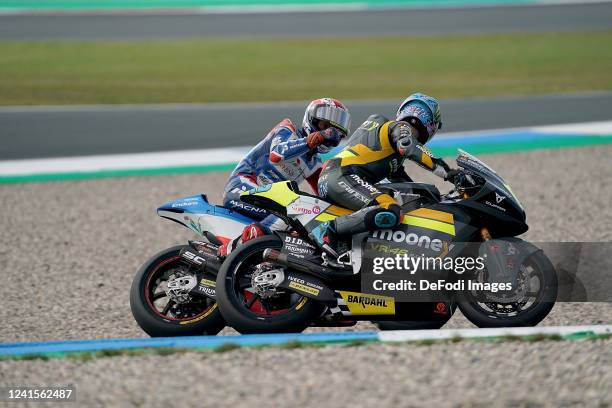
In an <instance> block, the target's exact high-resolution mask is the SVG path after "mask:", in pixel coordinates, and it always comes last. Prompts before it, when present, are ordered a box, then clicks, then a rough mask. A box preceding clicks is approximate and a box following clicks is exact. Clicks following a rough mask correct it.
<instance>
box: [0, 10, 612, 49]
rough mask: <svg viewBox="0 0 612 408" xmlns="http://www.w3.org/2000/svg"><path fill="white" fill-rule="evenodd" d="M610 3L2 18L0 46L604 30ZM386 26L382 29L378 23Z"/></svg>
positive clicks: (608, 21)
mask: <svg viewBox="0 0 612 408" xmlns="http://www.w3.org/2000/svg"><path fill="white" fill-rule="evenodd" d="M611 15H612V3H604V4H597V3H594V4H581V5H576V4H573V5H571V4H568V5H539V6H510V7H505V6H497V7H481V8H456V9H403V10H401V9H400V10H370V11H349V12H325V13H282V14H275V13H272V14H270V13H256V14H226V15H223V14H220V15H217V14H211V15H206V14H203V15H185V14H167V15H157V14H155V15H117V14H112V15H109V14H102V15H89V14H85V15H84V14H77V15H66V14H51V15H6V16H0V40H5V41H7V40H24V41H25V40H46V41H48V40H74V41H87V40H94V41H95V40H126V39H173V38H203V37H209V38H210V37H222V38H231V37H234V38H236V37H241V38H254V37H260V38H266V37H312V36H320V37H325V36H388V35H407V34H415V35H435V34H466V33H513V32H545V31H581V30H606V29H610V28H612V18H610V16H611ZM381 21H382V22H384V24H380V23H379V22H381Z"/></svg>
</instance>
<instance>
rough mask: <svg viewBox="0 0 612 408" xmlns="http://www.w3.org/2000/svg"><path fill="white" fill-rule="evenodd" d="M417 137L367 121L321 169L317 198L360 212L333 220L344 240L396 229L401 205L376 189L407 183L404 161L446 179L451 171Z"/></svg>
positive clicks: (377, 118)
mask: <svg viewBox="0 0 612 408" xmlns="http://www.w3.org/2000/svg"><path fill="white" fill-rule="evenodd" d="M417 132H418V131H417V130H416V129H415V128H414V127H413V126H411V125H410V124H408V123H406V122H398V121H395V120H388V119H387V118H386V117H384V116H382V115H371V116H369V117H368V118H367V120H366V121H365V122H364V123H363V124H362V125H361V126H360V127H359V128H358V129H357V130H356V131H355V132H354V133H353V134H352V135H351V137H350V138H349V140H348V143H347V145H346V146H345V147H344V149H343V150H342V151H341V152H340V153H338V154H337V155H336V156H335V157H334V158H332V159H330V160H329V161H327V162H326V163H325V165H324V167H323V170H322V173H321V175H320V177H319V182H318V187H319V194H320V195H321V197H322V198H326V199H328V200H330V201H332V202H333V203H335V204H337V205H340V206H343V207H346V208H349V209H352V210H356V211H357V210H360V211H357V212H355V213H353V214H350V215H347V216H343V217H338V218H336V220H335V221H334V224H335V225H333V226H332V228H331V229H332V230H335V232H336V233H337V234H339V235H344V234H353V233H357V232H365V231H367V230H371V229H375V228H390V227H393V226H395V225H397V224H398V223H400V222H401V214H400V204H399V203H398V202H397V201H396V200H395V199H394V198H393V197H391V196H390V195H389V194H387V193H385V192H383V191H381V190H380V189H379V188H378V187H376V186H375V184H376V183H378V182H380V181H382V180H384V179H387V180H389V181H390V182H401V181H412V180H411V179H410V177H409V176H408V175H407V174H406V172H405V170H404V167H403V162H404V160H405V159H409V160H412V161H414V162H415V163H417V164H419V165H420V166H421V167H423V168H425V169H427V170H430V171H432V172H433V173H434V174H436V175H438V176H440V177H442V178H446V175H447V172H448V171H449V170H450V168H449V167H448V165H447V164H446V163H445V162H444V161H443V160H442V159H439V158H436V157H434V156H433V154H432V153H431V152H430V151H429V149H427V148H426V147H425V146H423V145H422V144H420V143H419V142H418V141H417V137H416V136H417V135H418V133H417ZM320 239H323V240H325V239H324V238H323V237H320Z"/></svg>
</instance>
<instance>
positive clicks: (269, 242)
mask: <svg viewBox="0 0 612 408" xmlns="http://www.w3.org/2000/svg"><path fill="white" fill-rule="evenodd" d="M457 165H458V166H459V167H460V168H461V169H462V172H461V174H460V176H459V177H457V178H456V179H455V188H454V189H453V190H452V191H451V192H449V193H448V194H446V195H441V194H440V192H439V191H438V189H437V188H436V187H435V186H433V185H428V184H422V183H394V184H386V185H384V186H383V187H384V188H386V189H388V190H389V191H394V192H395V196H396V197H398V198H400V199H401V201H402V209H403V212H404V214H405V217H404V220H403V222H402V224H400V225H399V226H397V227H395V228H393V229H392V230H378V231H373V232H372V233H360V234H355V235H353V236H350V237H338V242H337V243H336V246H335V248H328V249H327V248H322V247H319V246H318V245H317V244H316V240H313V239H311V237H312V236H313V233H314V231H316V230H317V228H318V227H319V226H320V225H321V224H322V223H325V222H329V221H331V220H333V219H335V218H336V217H338V216H342V215H346V214H349V213H350V211H349V210H347V209H344V208H341V207H338V206H335V205H332V204H330V203H328V202H325V201H324V200H321V199H320V198H318V197H316V196H313V195H310V194H306V193H304V192H301V191H299V189H298V187H297V184H296V183H294V182H281V183H274V184H271V185H267V186H263V187H260V188H258V189H256V190H252V191H250V192H248V193H244V194H243V195H242V196H241V199H242V200H243V201H244V202H246V203H249V204H252V205H256V206H258V207H261V208H265V209H267V210H268V211H270V212H271V213H273V214H275V215H277V216H278V217H280V218H282V219H283V220H284V221H285V222H286V223H287V224H288V225H289V226H290V231H288V232H276V233H275V234H274V235H271V236H266V237H261V238H258V239H255V240H253V241H251V242H249V243H247V244H245V245H243V246H241V247H239V248H238V249H237V250H236V251H234V252H233V253H232V254H231V255H230V257H229V258H228V259H227V260H225V262H224V263H223V265H222V266H221V269H220V270H219V274H218V276H217V281H216V296H217V303H218V306H219V309H220V311H221V314H222V316H223V317H224V319H225V321H226V322H227V323H228V324H229V325H230V326H232V327H234V328H235V329H236V330H238V331H239V332H241V333H272V332H299V331H302V330H304V329H305V328H306V327H308V326H309V325H311V324H312V323H313V322H315V321H319V322H321V321H323V322H328V323H329V324H330V325H334V324H335V323H340V322H343V321H347V320H348V321H359V320H368V321H376V322H378V324H379V325H381V327H382V328H388V329H389V328H391V329H392V328H409V327H406V326H403V327H402V324H401V323H397V322H405V321H412V322H419V321H421V322H426V324H425V326H424V327H420V328H425V327H428V328H434V327H441V326H442V325H443V324H444V323H446V321H447V320H448V319H449V318H450V316H451V315H452V313H453V312H454V310H455V307H456V305H458V307H459V309H460V310H461V311H462V312H463V314H464V315H465V316H466V317H467V318H468V319H469V320H470V321H471V322H472V323H474V324H475V325H476V326H478V327H504V326H533V325H536V324H538V323H539V322H540V321H541V320H542V319H544V317H546V316H547V315H548V313H549V312H550V310H551V309H552V307H553V306H554V303H555V299H556V295H557V277H556V274H555V270H554V267H553V266H552V264H551V262H550V261H549V260H548V258H547V257H546V256H545V254H544V253H543V252H542V251H541V250H540V249H539V248H537V247H536V246H534V245H533V244H530V243H528V242H526V241H523V240H521V239H519V238H516V236H518V235H520V234H522V233H524V232H525V231H527V229H528V226H527V224H526V222H525V219H526V216H525V211H524V209H523V207H522V205H521V204H520V202H519V200H518V199H517V198H516V196H515V195H514V193H513V192H512V191H511V189H510V187H509V186H508V184H507V183H505V182H504V180H503V179H502V178H501V177H500V176H498V175H497V174H496V173H495V171H493V170H492V169H491V168H490V167H489V166H487V165H486V164H485V163H483V162H482V161H480V160H479V159H477V158H476V157H474V156H472V155H470V154H468V153H466V152H464V151H460V153H459V155H458V157H457ZM414 249H418V250H419V251H421V250H422V251H429V253H430V254H433V255H434V257H435V258H439V259H447V258H453V259H456V258H457V257H459V256H464V257H465V256H471V257H479V256H480V257H481V258H482V259H483V260H484V261H483V263H482V265H481V267H479V268H475V269H474V270H473V271H470V272H469V273H467V274H463V275H461V277H462V279H464V282H465V281H466V279H467V280H469V282H468V283H469V284H468V285H466V286H453V289H451V290H448V289H445V290H442V291H439V292H436V294H435V296H434V297H431V298H425V299H418V300H414V299H404V298H402V297H401V296H395V295H392V294H388V293H387V294H385V295H381V294H379V293H375V291H373V290H369V291H364V290H363V284H364V279H365V278H366V277H367V276H371V274H372V260H373V259H374V258H376V257H383V258H384V257H391V256H393V255H397V254H401V253H414V251H413V250H414ZM411 251H412V252H411ZM453 272H456V271H446V275H442V277H443V278H444V279H445V280H446V281H447V282H450V283H456V282H457V281H458V280H457V277H458V276H460V275H459V274H458V273H453ZM479 285H480V286H479ZM487 285H488V286H487ZM495 285H502V286H500V287H505V288H506V289H504V290H501V291H497V290H490V289H489V290H482V288H483V287H484V288H491V287H495ZM503 285H507V286H503ZM472 286H474V287H477V288H479V289H478V290H477V289H474V288H473V287H472ZM455 288H456V289H455ZM441 294H442V295H443V297H440V295H441Z"/></svg>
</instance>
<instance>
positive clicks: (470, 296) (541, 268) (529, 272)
mask: <svg viewBox="0 0 612 408" xmlns="http://www.w3.org/2000/svg"><path fill="white" fill-rule="evenodd" d="M518 281H519V289H520V290H519V291H518V292H519V293H517V295H516V299H513V300H512V301H507V300H499V299H495V298H494V297H493V298H491V299H489V300H484V301H483V299H479V298H478V297H477V296H476V294H475V293H472V292H470V291H464V292H462V293H461V294H460V296H459V309H460V310H461V312H462V313H463V314H464V315H465V317H466V318H467V319H468V320H469V321H470V322H472V323H474V324H475V325H476V326H478V327H522V326H535V325H536V324H538V323H540V322H541V321H542V320H543V319H544V318H545V317H546V316H547V315H548V313H550V311H551V309H552V308H553V306H554V305H555V302H554V300H555V299H556V297H557V290H558V284H557V275H556V272H555V268H554V267H553V265H552V263H551V262H550V260H549V259H548V258H547V257H546V255H544V253H543V252H542V251H537V252H535V253H533V254H532V255H530V256H529V257H527V258H526V259H525V260H524V261H523V264H522V265H521V267H520V272H519V279H518ZM487 296H489V295H487Z"/></svg>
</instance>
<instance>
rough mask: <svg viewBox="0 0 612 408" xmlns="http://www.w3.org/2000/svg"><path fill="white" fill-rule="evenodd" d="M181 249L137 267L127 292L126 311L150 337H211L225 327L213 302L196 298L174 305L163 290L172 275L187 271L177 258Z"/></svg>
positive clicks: (169, 250) (178, 247)
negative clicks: (127, 309) (127, 310)
mask: <svg viewBox="0 0 612 408" xmlns="http://www.w3.org/2000/svg"><path fill="white" fill-rule="evenodd" d="M182 248H184V246H183V245H179V246H175V247H172V248H168V249H166V250H164V251H161V252H159V253H158V254H156V255H154V256H153V257H152V258H151V259H149V260H148V261H147V262H146V263H145V264H144V265H143V266H141V267H140V269H139V270H138V272H137V273H136V276H135V277H134V280H133V282H132V288H131V290H130V307H131V309H132V315H133V316H134V319H135V320H136V322H137V323H138V325H139V326H140V327H141V328H142V330H144V331H145V332H146V333H147V334H148V335H150V336H151V337H171V336H195V335H215V334H217V333H219V332H220V331H221V329H223V328H224V327H225V321H224V320H223V317H222V316H221V313H220V312H219V308H218V307H217V304H216V302H214V301H213V300H212V299H209V298H197V299H195V300H194V301H193V302H189V303H183V304H179V303H175V302H173V301H172V299H171V298H170V297H168V296H167V295H166V293H165V290H164V282H167V281H168V279H171V278H172V276H173V274H177V273H182V272H184V271H187V270H188V265H187V264H186V263H185V261H183V260H182V259H181V258H180V257H179V253H180V251H181V249H182Z"/></svg>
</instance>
